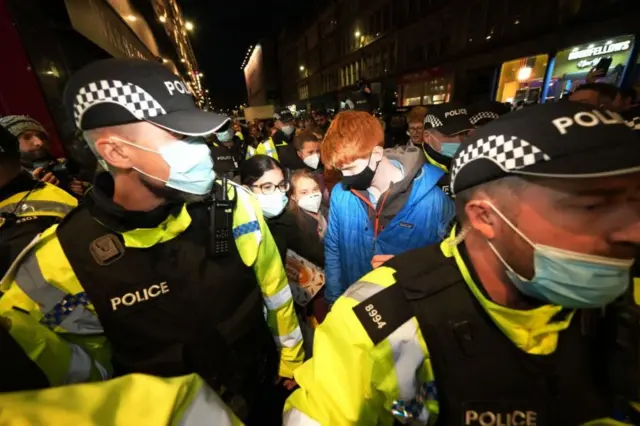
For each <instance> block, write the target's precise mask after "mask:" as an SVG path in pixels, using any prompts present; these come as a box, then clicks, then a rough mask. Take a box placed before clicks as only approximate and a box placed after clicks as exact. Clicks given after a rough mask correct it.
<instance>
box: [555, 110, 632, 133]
mask: <svg viewBox="0 0 640 426" xmlns="http://www.w3.org/2000/svg"><path fill="white" fill-rule="evenodd" d="M552 123H553V125H554V126H556V129H558V132H560V134H561V135H566V134H567V131H568V129H569V128H570V127H571V126H574V125H577V126H580V127H594V126H597V125H599V124H618V123H624V119H623V118H622V116H621V115H620V114H618V113H616V112H612V111H604V112H600V111H598V110H593V111H580V112H579V113H577V114H575V115H574V116H573V117H560V118H556V119H555V120H553V121H552Z"/></svg>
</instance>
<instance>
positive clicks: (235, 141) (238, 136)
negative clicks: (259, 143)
mask: <svg viewBox="0 0 640 426" xmlns="http://www.w3.org/2000/svg"><path fill="white" fill-rule="evenodd" d="M212 139H213V140H212V141H211V155H212V157H213V169H214V171H215V172H216V174H217V175H218V176H224V177H226V178H228V179H232V178H234V177H235V176H236V175H237V174H238V170H239V169H240V164H241V163H242V160H243V159H244V157H245V155H246V147H244V136H243V135H242V132H235V131H234V129H233V127H232V126H231V121H228V122H227V124H225V125H224V126H223V127H222V128H221V129H218V130H217V131H216V132H215V133H214V134H213V138H212ZM243 151H244V153H243Z"/></svg>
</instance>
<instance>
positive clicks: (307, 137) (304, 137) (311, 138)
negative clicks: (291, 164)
mask: <svg viewBox="0 0 640 426" xmlns="http://www.w3.org/2000/svg"><path fill="white" fill-rule="evenodd" d="M319 141H320V140H319V139H318V137H317V136H316V135H315V134H314V133H313V132H302V133H300V134H299V135H295V136H294V137H293V147H294V148H295V149H296V150H297V151H302V149H303V148H304V143H305V142H319Z"/></svg>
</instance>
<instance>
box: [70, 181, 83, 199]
mask: <svg viewBox="0 0 640 426" xmlns="http://www.w3.org/2000/svg"><path fill="white" fill-rule="evenodd" d="M86 187H87V185H86V184H85V183H84V182H82V181H80V180H78V179H76V178H72V179H71V183H70V184H69V189H70V190H71V192H73V193H74V194H76V195H79V196H83V195H84V193H85V191H86V189H85V188H86Z"/></svg>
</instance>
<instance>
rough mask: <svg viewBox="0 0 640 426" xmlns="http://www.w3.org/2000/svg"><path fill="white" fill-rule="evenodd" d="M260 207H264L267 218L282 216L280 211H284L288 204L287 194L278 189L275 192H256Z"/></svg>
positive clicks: (263, 211) (263, 210) (263, 212)
mask: <svg viewBox="0 0 640 426" xmlns="http://www.w3.org/2000/svg"><path fill="white" fill-rule="evenodd" d="M255 196H256V198H257V199H258V202H259V203H260V207H261V208H262V214H264V217H266V218H267V219H271V218H272V217H276V216H280V213H282V212H283V211H284V208H285V207H286V206H287V202H288V198H287V195H286V194H283V193H282V192H280V191H278V190H276V191H275V192H274V193H273V194H269V195H264V194H255Z"/></svg>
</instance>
